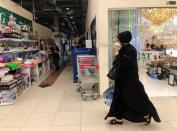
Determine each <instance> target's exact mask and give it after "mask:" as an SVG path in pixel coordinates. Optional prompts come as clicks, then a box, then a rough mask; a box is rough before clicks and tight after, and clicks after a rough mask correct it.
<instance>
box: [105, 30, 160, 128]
mask: <svg viewBox="0 0 177 131" xmlns="http://www.w3.org/2000/svg"><path fill="white" fill-rule="evenodd" d="M131 39H132V35H131V32H129V31H125V32H122V33H120V34H119V35H118V42H117V43H116V44H114V46H113V49H114V52H115V54H116V60H115V61H114V63H113V64H118V65H119V69H118V77H117V79H116V80H115V89H114V95H113V101H112V104H111V107H110V110H109V113H108V115H107V116H106V117H105V120H106V119H107V118H108V117H114V119H112V120H111V121H110V124H123V119H126V120H128V121H131V122H144V123H145V124H146V125H148V124H150V122H151V118H153V119H154V120H155V121H156V122H160V121H161V120H160V118H159V116H158V113H157V111H156V109H155V107H154V105H153V104H152V103H151V101H150V100H149V98H148V96H147V94H146V92H145V90H144V86H143V84H142V83H141V82H140V81H139V75H138V64H137V51H136V49H135V48H134V47H133V46H132V45H131V44H129V42H130V41H131ZM119 44H120V45H121V49H120V50H119Z"/></svg>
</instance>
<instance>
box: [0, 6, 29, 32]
mask: <svg viewBox="0 0 177 131" xmlns="http://www.w3.org/2000/svg"><path fill="white" fill-rule="evenodd" d="M10 15H13V17H15V21H16V23H17V24H18V25H27V26H28V27H30V28H31V29H32V21H31V20H28V19H26V18H24V17H22V16H20V15H18V14H16V13H14V12H12V11H9V10H7V9H5V8H3V7H0V23H1V24H3V25H7V24H8V21H9V16H10Z"/></svg>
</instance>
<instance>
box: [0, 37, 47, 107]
mask: <svg viewBox="0 0 177 131" xmlns="http://www.w3.org/2000/svg"><path fill="white" fill-rule="evenodd" d="M0 41H1V42H11V43H13V42H27V43H33V42H36V41H34V40H24V39H11V38H3V39H0ZM35 52H36V53H38V50H37V49H29V50H19V51H13V50H11V51H3V52H1V53H0V54H7V53H11V54H12V55H14V56H15V55H16V54H22V55H26V54H28V53H29V54H31V53H35ZM10 71H15V72H16V70H9V72H10ZM9 72H7V73H9ZM49 73H50V61H49V59H48V57H47V58H46V57H44V58H43V59H41V61H40V62H37V63H36V64H35V65H31V66H29V65H27V64H20V65H19V66H18V73H17V75H15V76H13V77H14V79H13V80H12V81H10V82H1V81H0V105H9V104H13V103H14V102H16V100H17V99H19V97H20V96H21V95H22V94H24V93H25V92H27V91H28V90H29V89H30V87H31V86H32V85H33V84H34V83H36V82H37V81H38V80H41V79H43V78H44V77H45V76H47V75H48V74H49Z"/></svg>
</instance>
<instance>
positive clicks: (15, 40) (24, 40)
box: [0, 38, 37, 43]
mask: <svg viewBox="0 0 177 131" xmlns="http://www.w3.org/2000/svg"><path fill="white" fill-rule="evenodd" d="M0 41H12V42H28V43H32V42H37V40H28V39H15V38H2V39H0Z"/></svg>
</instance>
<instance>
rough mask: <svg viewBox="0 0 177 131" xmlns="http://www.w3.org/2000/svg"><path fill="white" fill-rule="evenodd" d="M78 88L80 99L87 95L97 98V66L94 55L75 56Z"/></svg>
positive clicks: (85, 98)
mask: <svg viewBox="0 0 177 131" xmlns="http://www.w3.org/2000/svg"><path fill="white" fill-rule="evenodd" d="M77 65H78V66H77V67H78V86H77V87H78V88H77V91H79V92H80V93H81V97H82V99H83V100H84V101H85V100H87V97H92V98H93V99H97V98H98V96H99V93H98V66H97V61H96V57H95V56H93V55H82V56H78V57H77Z"/></svg>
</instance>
